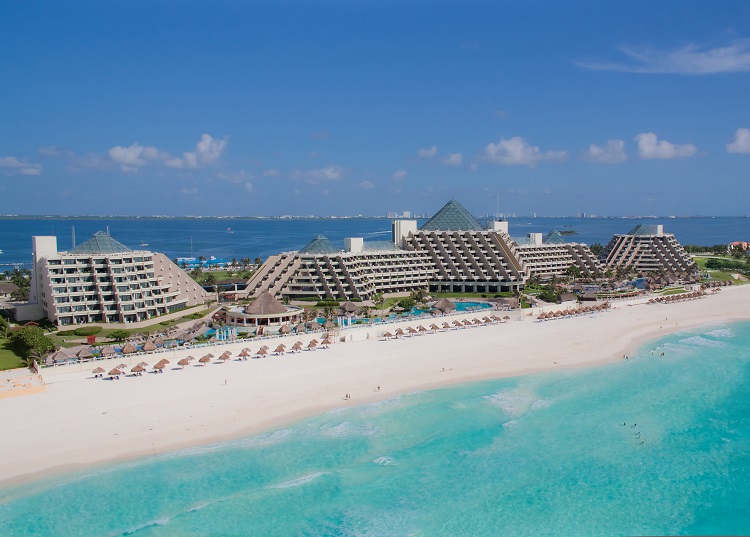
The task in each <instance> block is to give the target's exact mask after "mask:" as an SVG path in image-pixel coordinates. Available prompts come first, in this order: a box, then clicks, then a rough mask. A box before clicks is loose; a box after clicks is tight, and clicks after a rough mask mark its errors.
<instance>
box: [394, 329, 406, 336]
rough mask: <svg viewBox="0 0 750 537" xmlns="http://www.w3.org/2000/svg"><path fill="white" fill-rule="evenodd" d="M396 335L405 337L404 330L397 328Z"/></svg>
mask: <svg viewBox="0 0 750 537" xmlns="http://www.w3.org/2000/svg"><path fill="white" fill-rule="evenodd" d="M396 335H397V336H403V335H404V330H403V328H396Z"/></svg>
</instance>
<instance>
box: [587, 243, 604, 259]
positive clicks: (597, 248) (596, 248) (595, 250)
mask: <svg viewBox="0 0 750 537" xmlns="http://www.w3.org/2000/svg"><path fill="white" fill-rule="evenodd" d="M589 250H591V253H592V254H594V255H595V256H597V257H599V254H601V253H602V250H604V246H602V245H601V244H599V243H598V242H595V243H594V244H592V245H591V246H589Z"/></svg>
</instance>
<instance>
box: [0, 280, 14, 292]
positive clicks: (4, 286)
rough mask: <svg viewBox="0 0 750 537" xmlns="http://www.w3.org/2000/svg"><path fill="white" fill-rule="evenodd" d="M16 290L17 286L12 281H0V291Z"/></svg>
mask: <svg viewBox="0 0 750 537" xmlns="http://www.w3.org/2000/svg"><path fill="white" fill-rule="evenodd" d="M16 291H18V286H17V285H16V284H15V283H12V282H3V283H0V293H15V292H16Z"/></svg>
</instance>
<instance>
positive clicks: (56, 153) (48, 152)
mask: <svg viewBox="0 0 750 537" xmlns="http://www.w3.org/2000/svg"><path fill="white" fill-rule="evenodd" d="M39 154H40V155H42V156H43V157H61V156H63V155H64V154H65V153H64V152H63V151H62V150H60V149H59V148H58V147H55V146H54V145H51V146H49V147H40V148H39Z"/></svg>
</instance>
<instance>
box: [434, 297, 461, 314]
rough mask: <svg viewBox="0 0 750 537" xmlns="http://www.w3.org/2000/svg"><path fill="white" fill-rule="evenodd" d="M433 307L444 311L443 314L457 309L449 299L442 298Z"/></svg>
mask: <svg viewBox="0 0 750 537" xmlns="http://www.w3.org/2000/svg"><path fill="white" fill-rule="evenodd" d="M432 307H433V308H435V309H436V310H439V311H442V312H443V313H448V312H449V311H453V310H454V309H456V305H455V304H454V303H453V302H451V301H450V300H448V299H447V298H441V299H440V300H438V301H437V302H435V305H434V306H432Z"/></svg>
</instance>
